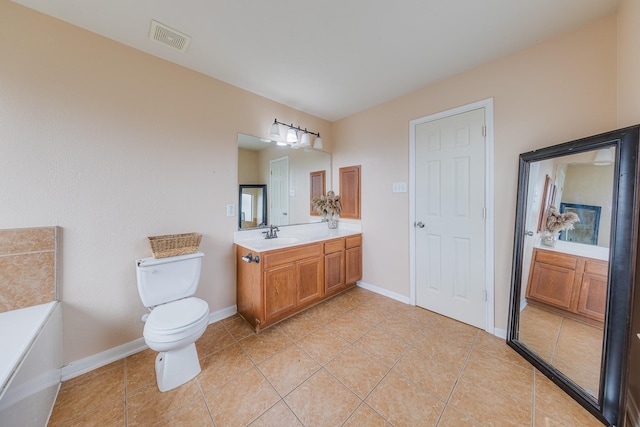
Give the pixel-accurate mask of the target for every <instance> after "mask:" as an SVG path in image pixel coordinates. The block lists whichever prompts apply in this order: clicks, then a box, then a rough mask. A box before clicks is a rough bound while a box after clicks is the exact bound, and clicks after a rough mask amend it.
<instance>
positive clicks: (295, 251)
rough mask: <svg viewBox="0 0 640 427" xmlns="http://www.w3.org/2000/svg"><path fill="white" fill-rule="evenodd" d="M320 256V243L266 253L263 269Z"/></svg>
mask: <svg viewBox="0 0 640 427" xmlns="http://www.w3.org/2000/svg"><path fill="white" fill-rule="evenodd" d="M320 255H322V245H321V244H320V243H314V244H312V245H304V246H296V247H295V248H291V249H282V250H278V251H272V252H267V253H266V254H265V255H264V268H270V267H274V266H277V265H282V264H287V263H290V262H295V261H298V260H301V259H305V258H311V257H314V256H320Z"/></svg>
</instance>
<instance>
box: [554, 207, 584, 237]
mask: <svg viewBox="0 0 640 427" xmlns="http://www.w3.org/2000/svg"><path fill="white" fill-rule="evenodd" d="M574 222H580V218H578V214H576V213H575V212H565V213H563V214H561V213H560V212H558V209H556V207H555V206H549V213H548V214H547V230H549V231H550V232H551V233H553V234H555V233H558V232H560V231H562V230H573V223H574Z"/></svg>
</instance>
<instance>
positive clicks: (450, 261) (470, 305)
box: [414, 108, 487, 329]
mask: <svg viewBox="0 0 640 427" xmlns="http://www.w3.org/2000/svg"><path fill="white" fill-rule="evenodd" d="M484 135H485V109H484V108H479V109H475V110H472V111H468V112H465V113H460V114H456V115H454V116H449V117H444V118H441V119H438V120H433V121H428V122H424V123H419V124H417V125H416V126H415V219H416V227H415V229H414V230H415V280H416V304H417V305H419V306H421V307H424V308H426V309H429V310H431V311H435V312H437V313H440V314H443V315H445V316H448V317H451V318H454V319H457V320H460V321H462V322H465V323H468V324H470V325H474V326H477V327H479V328H482V329H485V326H486V297H487V295H486V292H485V289H486V271H485V269H486V262H485V259H486V254H485V213H486V210H485V137H484Z"/></svg>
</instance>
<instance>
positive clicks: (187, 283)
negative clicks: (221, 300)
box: [136, 252, 204, 307]
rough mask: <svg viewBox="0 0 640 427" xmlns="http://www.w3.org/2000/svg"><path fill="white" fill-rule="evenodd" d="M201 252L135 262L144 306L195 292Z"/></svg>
mask: <svg viewBox="0 0 640 427" xmlns="http://www.w3.org/2000/svg"><path fill="white" fill-rule="evenodd" d="M203 256H204V254H203V253H202V252H196V253H194V254H189V255H179V256H173V257H167V258H158V259H156V258H142V259H139V260H137V261H136V277H137V279H138V293H139V294H140V299H141V300H142V303H143V304H144V306H145V307H154V306H156V305H159V304H164V303H166V302H170V301H175V300H178V299H180V298H185V297H190V296H192V295H194V294H195V293H196V290H197V289H198V281H199V280H200V268H201V266H202V257H203Z"/></svg>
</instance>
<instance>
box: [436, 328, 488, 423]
mask: <svg viewBox="0 0 640 427" xmlns="http://www.w3.org/2000/svg"><path fill="white" fill-rule="evenodd" d="M480 332H481V331H480V330H479V329H478V332H477V333H476V336H475V337H474V339H473V342H472V343H471V346H470V347H469V350H468V351H467V355H466V357H465V358H464V362H462V366H461V367H460V372H458V376H457V378H456V380H455V381H454V383H453V387H451V391H450V392H449V396H448V397H447V400H446V401H445V402H444V407H443V408H442V412H441V413H440V416H439V417H438V421H437V422H436V426H437V425H438V424H440V421H442V417H443V415H444V412H445V411H446V410H447V406H449V402H451V398H452V397H453V393H454V392H455V390H456V387H458V382H459V381H460V378H462V373H463V372H464V368H466V367H467V363H468V362H469V358H470V357H471V352H472V351H473V349H474V347H475V346H476V344H477V343H478V338H479V336H480ZM465 414H466V415H467V416H469V417H471V414H468V413H466V412H465ZM471 418H472V419H474V418H473V417H471ZM474 421H475V419H474Z"/></svg>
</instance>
